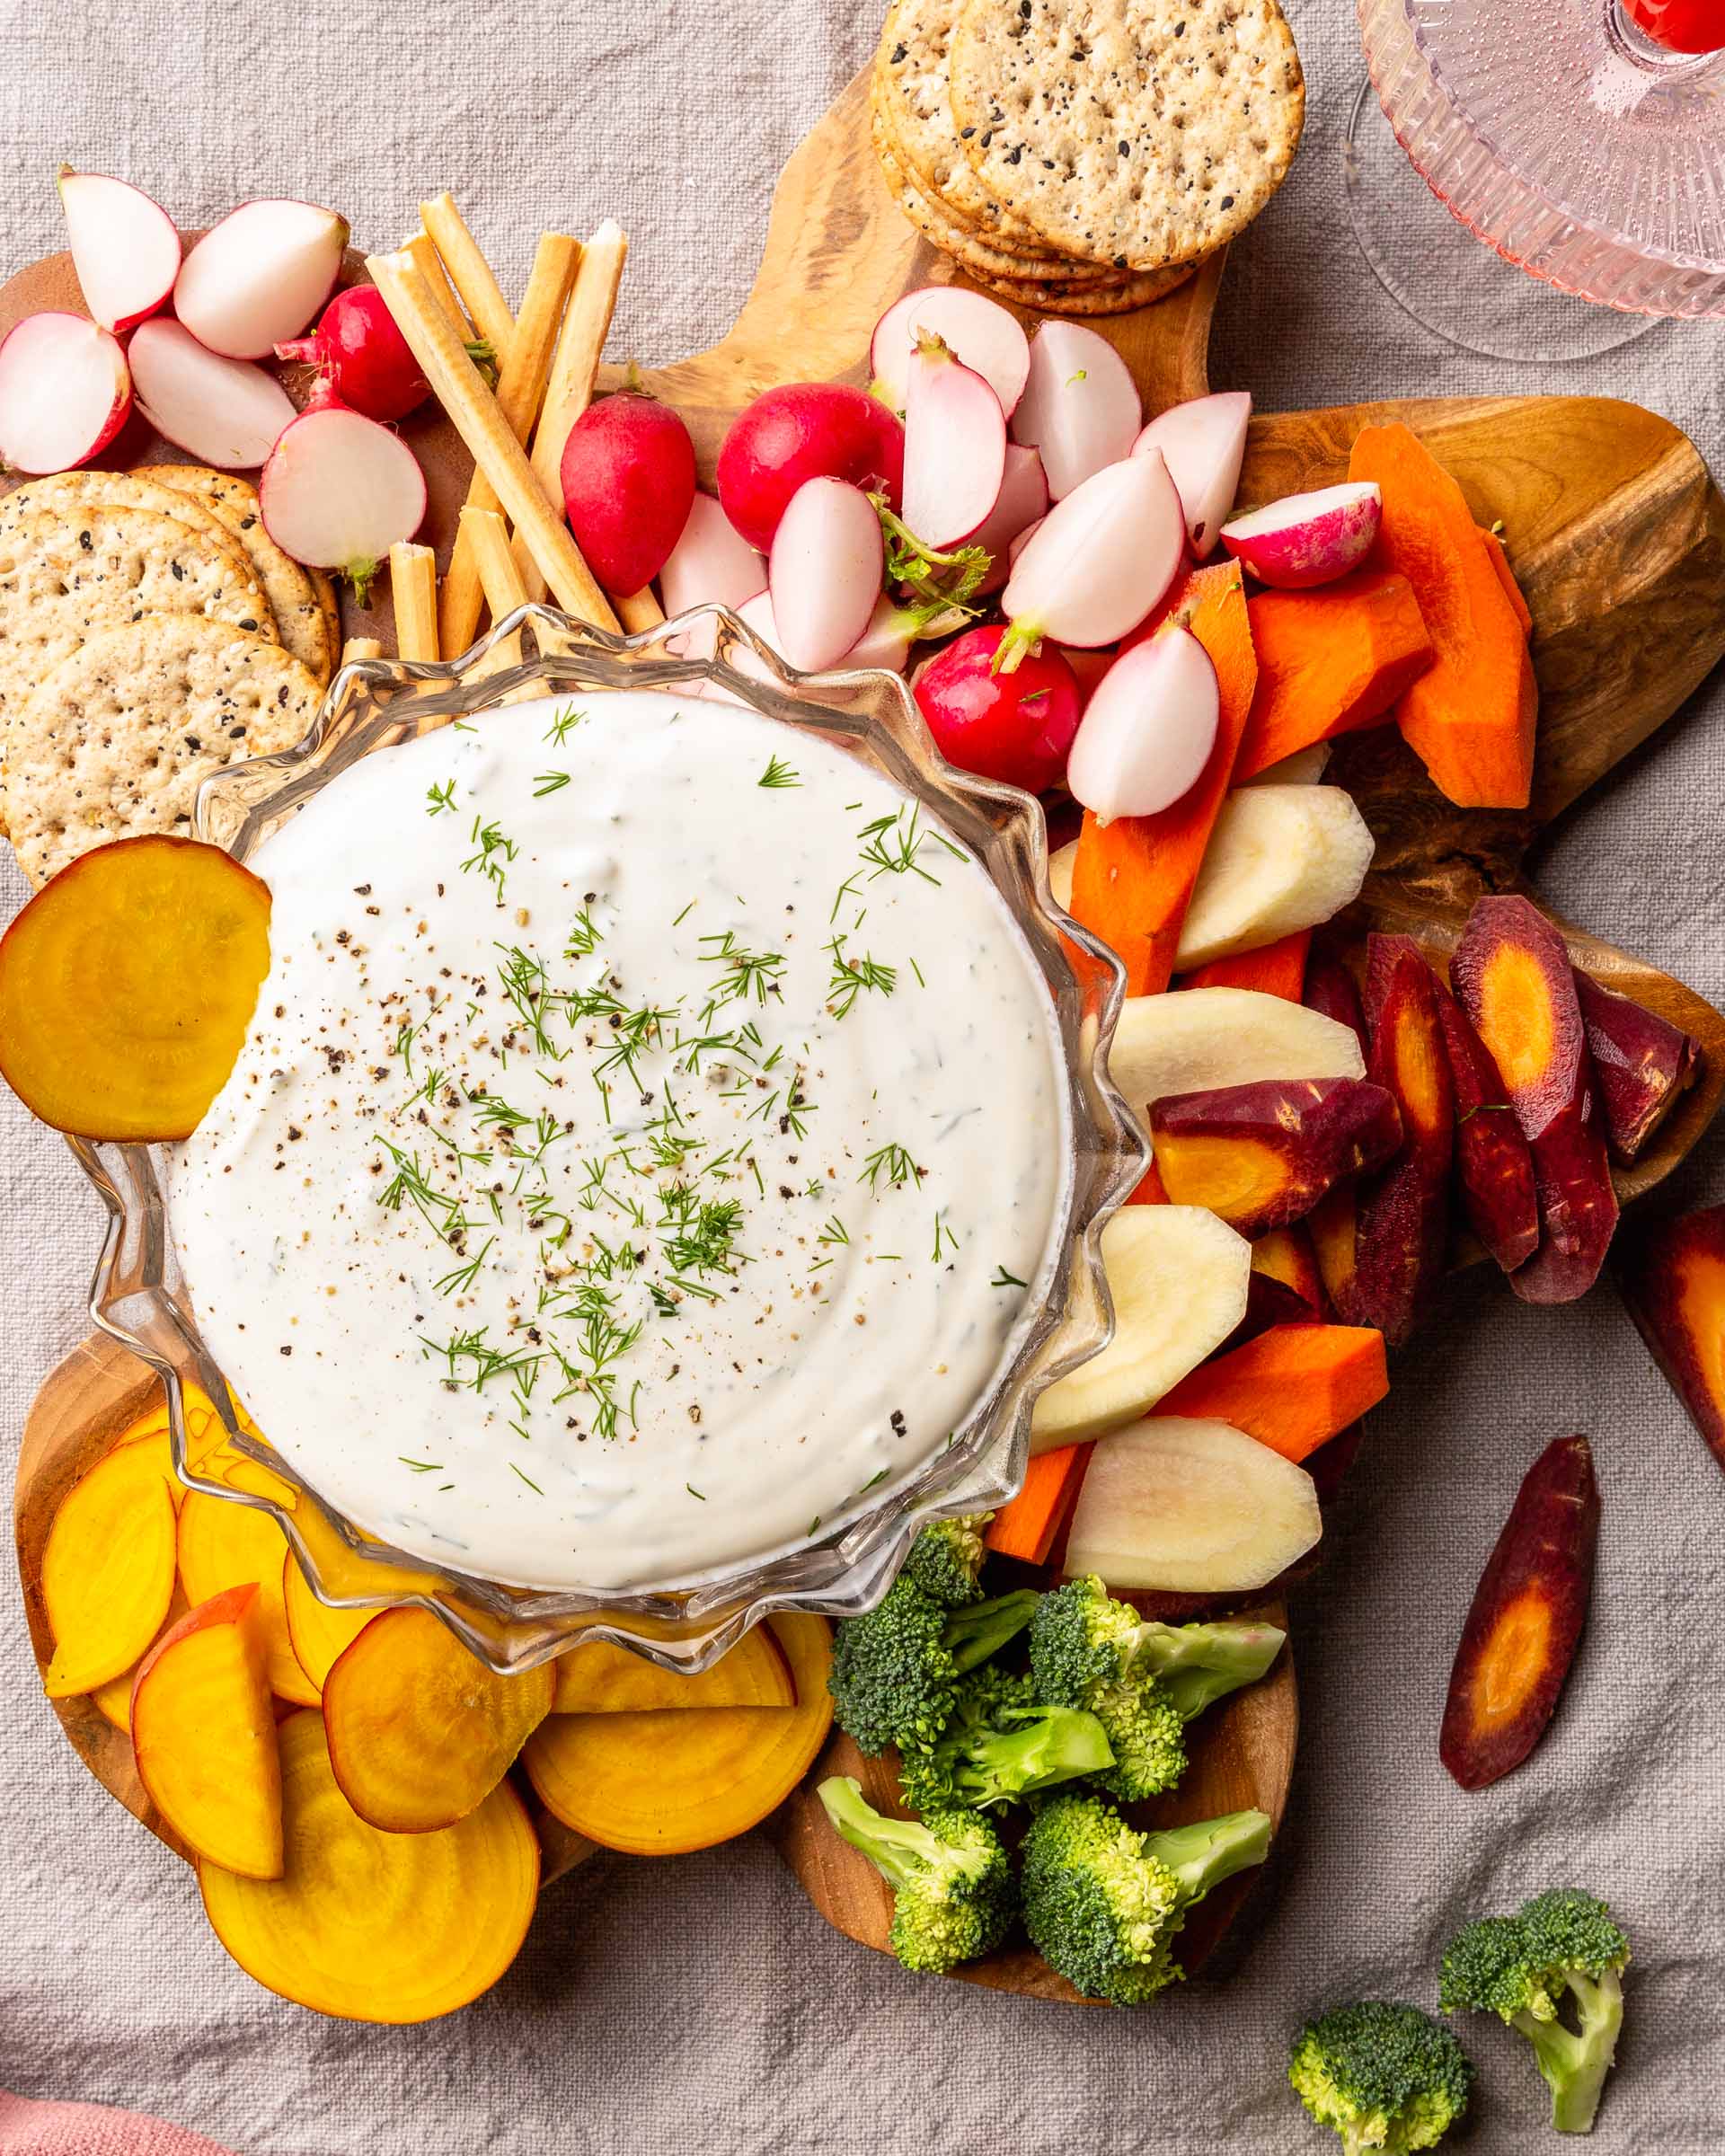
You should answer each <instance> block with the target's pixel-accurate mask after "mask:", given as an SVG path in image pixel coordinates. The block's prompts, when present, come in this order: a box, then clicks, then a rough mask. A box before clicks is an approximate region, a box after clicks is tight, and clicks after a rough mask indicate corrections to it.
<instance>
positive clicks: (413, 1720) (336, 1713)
mask: <svg viewBox="0 0 1725 2156" xmlns="http://www.w3.org/2000/svg"><path fill="white" fill-rule="evenodd" d="M553 1683H554V1679H553V1675H552V1672H551V1668H550V1666H549V1665H547V1664H541V1666H539V1667H538V1668H537V1669H528V1670H523V1671H521V1672H520V1673H519V1674H517V1675H515V1676H508V1677H500V1676H499V1675H498V1674H497V1673H496V1672H495V1671H494V1670H490V1669H487V1668H486V1666H485V1665H484V1664H483V1663H482V1661H481V1660H480V1659H479V1657H478V1656H477V1655H475V1654H474V1653H473V1650H472V1649H471V1648H467V1647H465V1646H464V1644H463V1643H462V1641H461V1640H459V1639H456V1635H455V1634H454V1633H453V1632H452V1631H451V1630H449V1628H448V1627H447V1625H446V1624H444V1623H443V1622H442V1621H440V1620H439V1619H438V1618H436V1617H434V1616H432V1614H431V1613H430V1612H429V1610H417V1609H398V1610H385V1611H384V1612H383V1613H382V1614H381V1615H380V1616H378V1617H377V1618H376V1620H375V1621H373V1622H372V1623H370V1624H368V1625H367V1627H366V1629H365V1630H364V1631H362V1632H361V1633H360V1634H359V1636H358V1639H355V1640H354V1641H353V1642H352V1643H351V1645H349V1647H347V1648H344V1649H343V1651H342V1653H341V1656H340V1657H338V1659H337V1661H336V1663H335V1666H334V1667H333V1668H332V1670H331V1671H330V1674H329V1675H328V1677H327V1678H325V1680H324V1683H323V1720H324V1725H325V1727H327V1728H328V1730H329V1733H330V1761H331V1764H332V1768H333V1770H334V1773H335V1778H336V1780H337V1781H338V1782H339V1783H340V1784H341V1789H342V1793H343V1795H344V1796H345V1797H346V1798H347V1800H348V1802H349V1804H350V1805H351V1806H352V1807H353V1808H354V1810H355V1811H356V1812H358V1815H359V1816H360V1817H361V1818H362V1819H367V1820H369V1821H370V1823H371V1825H373V1826H376V1827H381V1828H383V1829H384V1830H385V1832H386V1833H392V1834H425V1833H435V1832H436V1831H437V1830H438V1828H439V1827H446V1826H451V1825H454V1824H455V1822H456V1820H458V1819H464V1818H465V1817H466V1816H467V1815H468V1813H469V1812H471V1811H473V1809H474V1808H475V1807H477V1806H479V1805H481V1804H482V1803H483V1802H484V1800H485V1798H487V1797H488V1796H489V1795H490V1794H491V1790H492V1789H495V1788H496V1787H497V1785H498V1783H499V1782H500V1781H501V1780H502V1779H503V1777H504V1776H505V1775H506V1774H507V1773H508V1772H509V1768H510V1767H511V1766H512V1765H513V1763H514V1762H515V1756H516V1754H517V1753H518V1752H519V1751H520V1749H521V1747H522V1745H524V1744H525V1743H526V1740H527V1738H528V1737H529V1736H532V1734H533V1732H534V1731H535V1729H536V1728H537V1727H539V1725H540V1723H541V1722H543V1721H544V1719H545V1717H546V1716H547V1715H548V1714H549V1713H550V1712H551V1695H552V1690H553Z"/></svg>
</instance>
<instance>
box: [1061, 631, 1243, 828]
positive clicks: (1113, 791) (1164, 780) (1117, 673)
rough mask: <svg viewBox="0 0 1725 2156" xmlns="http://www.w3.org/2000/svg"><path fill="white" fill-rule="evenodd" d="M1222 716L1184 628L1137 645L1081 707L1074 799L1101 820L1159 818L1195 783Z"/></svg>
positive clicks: (1195, 644) (1207, 666)
mask: <svg viewBox="0 0 1725 2156" xmlns="http://www.w3.org/2000/svg"><path fill="white" fill-rule="evenodd" d="M1220 715H1221V698H1220V696H1219V694H1218V693H1217V689H1216V668H1215V667H1214V666H1212V665H1211V663H1210V656H1209V653H1208V652H1207V651H1206V650H1205V649H1204V647H1203V645H1202V644H1200V643H1199V641H1198V639H1197V638H1196V637H1195V636H1194V635H1193V634H1192V633H1191V632H1190V630H1188V629H1176V628H1167V629H1164V630H1163V632H1162V633H1161V634H1160V635H1159V636H1153V637H1152V638H1151V639H1150V641H1149V642H1148V643H1147V644H1135V645H1134V646H1133V647H1132V649H1131V650H1129V651H1128V652H1126V653H1124V654H1123V655H1122V656H1121V657H1120V658H1117V659H1116V660H1115V662H1114V664H1113V665H1112V666H1111V667H1110V668H1109V670H1108V672H1107V673H1106V674H1104V675H1103V676H1102V678H1101V681H1100V682H1099V683H1098V684H1097V685H1096V687H1095V688H1094V689H1093V690H1092V693H1091V698H1090V702H1088V703H1087V704H1086V705H1085V706H1084V720H1083V722H1082V724H1081V725H1080V726H1079V729H1078V738H1077V739H1076V740H1075V741H1074V743H1073V745H1072V755H1071V756H1070V757H1069V758H1068V760H1067V764H1066V784H1067V786H1068V787H1069V788H1070V789H1071V791H1072V794H1073V798H1074V799H1075V800H1077V801H1078V802H1079V803H1080V804H1081V805H1082V806H1083V807H1084V808H1088V809H1090V810H1091V812H1092V814H1093V815H1094V816H1095V817H1096V818H1097V820H1098V822H1100V823H1103V824H1110V823H1112V822H1113V821H1114V819H1115V818H1116V817H1121V816H1156V815H1159V814H1160V813H1161V811H1162V810H1163V809H1164V808H1172V805H1173V804H1174V802H1176V801H1177V800H1181V798H1182V797H1183V796H1184V795H1185V794H1188V793H1190V791H1191V790H1192V788H1193V787H1194V786H1195V785H1196V784H1197V783H1198V782H1199V777H1200V776H1201V775H1202V773H1203V770H1204V766H1205V764H1207V763H1208V762H1209V758H1210V751H1211V750H1212V749H1213V748H1214V747H1216V726H1217V723H1218V721H1219V719H1220Z"/></svg>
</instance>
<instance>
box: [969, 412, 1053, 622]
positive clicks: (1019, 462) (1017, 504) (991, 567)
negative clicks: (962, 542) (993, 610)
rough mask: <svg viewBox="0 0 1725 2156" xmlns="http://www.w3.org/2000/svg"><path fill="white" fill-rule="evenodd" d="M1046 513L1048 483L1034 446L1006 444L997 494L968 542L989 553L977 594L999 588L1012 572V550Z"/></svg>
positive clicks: (1014, 443)
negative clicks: (990, 507) (985, 569)
mask: <svg viewBox="0 0 1725 2156" xmlns="http://www.w3.org/2000/svg"><path fill="white" fill-rule="evenodd" d="M1047 515H1048V481H1047V479H1046V478H1045V477H1044V476H1043V472H1042V459H1041V458H1040V457H1039V455H1037V453H1036V451H1035V450H1034V449H1024V448H1021V447H1020V446H1019V445H1018V443H1016V442H1008V443H1007V445H1006V466H1005V470H1004V472H1003V473H1002V474H1001V481H1000V493H999V496H998V497H997V499H995V506H994V508H992V509H990V510H989V512H988V514H987V516H986V517H984V518H983V520H982V522H981V524H980V525H978V526H977V529H976V530H975V531H974V532H972V533H971V535H970V544H971V545H972V546H979V547H982V548H983V549H984V550H985V551H986V553H987V555H988V570H987V573H986V576H985V577H984V578H983V579H982V582H981V583H980V584H979V585H977V591H978V593H986V592H991V591H998V590H999V589H1000V588H1001V587H1002V585H1004V583H1005V581H1006V579H1007V577H1008V576H1009V575H1010V574H1011V573H1012V562H1013V550H1014V549H1015V548H1016V547H1017V545H1018V543H1019V541H1020V540H1021V539H1022V537H1023V535H1024V534H1025V533H1027V532H1029V531H1030V530H1031V529H1032V528H1033V527H1034V526H1036V525H1039V524H1040V523H1041V521H1042V519H1043V517H1046V516H1047Z"/></svg>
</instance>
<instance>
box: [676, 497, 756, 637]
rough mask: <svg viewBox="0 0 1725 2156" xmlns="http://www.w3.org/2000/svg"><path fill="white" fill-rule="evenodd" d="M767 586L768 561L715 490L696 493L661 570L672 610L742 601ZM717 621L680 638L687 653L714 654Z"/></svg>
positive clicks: (732, 604)
mask: <svg viewBox="0 0 1725 2156" xmlns="http://www.w3.org/2000/svg"><path fill="white" fill-rule="evenodd" d="M765 589H766V563H765V560H764V559H763V558H762V556H761V555H759V554H757V553H756V551H755V549H754V548H753V547H752V546H751V545H750V544H749V543H748V542H747V539H745V538H744V537H743V535H742V534H741V533H740V532H739V531H738V529H737V527H736V526H734V525H733V524H732V523H731V521H730V517H727V516H726V515H725V512H724V510H723V509H722V508H721V507H720V505H719V503H718V502H717V501H715V500H714V499H713V498H712V495H711V494H697V495H696V496H695V498H694V500H693V501H692V502H691V503H690V505H689V514H688V517H687V518H686V520H685V523H684V526H683V530H682V533H681V535H680V536H679V537H678V539H677V544H676V545H675V546H674V547H673V548H672V549H671V551H670V552H669V553H668V555H667V556H666V559H665V566H664V568H663V569H661V570H659V598H660V600H661V601H662V602H663V604H664V607H665V611H666V613H667V614H684V613H686V612H687V610H688V609H689V608H690V607H691V606H740V605H742V603H743V601H744V600H745V599H752V598H753V597H754V596H755V594H756V592H757V591H765ZM718 632H719V624H718V623H717V622H716V621H713V620H712V619H709V620H708V621H707V622H706V623H704V624H703V626H702V627H701V628H699V629H692V630H690V631H688V632H687V633H686V634H685V635H683V636H680V637H678V638H677V639H676V640H675V641H676V643H677V649H678V650H679V651H680V652H681V654H682V656H683V657H684V658H712V653H713V648H714V642H715V640H716V638H717V636H718Z"/></svg>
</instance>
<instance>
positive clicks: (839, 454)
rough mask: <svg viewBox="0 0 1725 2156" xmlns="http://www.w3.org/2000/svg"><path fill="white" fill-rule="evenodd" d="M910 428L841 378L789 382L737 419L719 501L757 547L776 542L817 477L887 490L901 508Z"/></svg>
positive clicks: (723, 455)
mask: <svg viewBox="0 0 1725 2156" xmlns="http://www.w3.org/2000/svg"><path fill="white" fill-rule="evenodd" d="M904 471H905V430H904V429H903V428H902V427H901V426H900V425H899V424H898V420H896V419H895V418H894V417H893V415H892V413H891V412H889V411H888V410H887V408H886V406H885V405H884V404H882V403H881V402H880V399H879V398H878V397H871V396H870V395H869V394H868V393H867V391H866V390H861V389H852V388H849V387H847V386H846V385H845V384H844V383H841V382H789V383H786V384H783V386H782V387H780V388H778V389H769V390H767V391H766V392H765V393H764V394H762V395H761V396H758V397H756V400H755V402H753V403H752V404H750V405H749V406H748V407H747V409H746V410H745V411H740V412H739V414H738V415H737V417H736V419H735V420H732V421H731V426H730V432H729V433H728V434H727V435H726V437H725V438H724V442H723V444H722V446H721V448H720V451H719V470H718V483H719V499H720V500H721V502H723V504H724V505H725V514H726V516H727V517H730V521H731V523H732V524H733V525H735V526H736V527H737V529H738V530H739V532H740V533H741V534H742V535H743V537H744V538H745V539H747V542H748V543H749V544H750V545H751V546H755V547H759V548H760V549H761V551H762V552H765V551H766V549H767V548H768V547H770V546H771V545H772V543H773V535H774V532H775V531H777V529H778V528H779V518H780V517H783V514H784V512H785V510H786V508H788V507H789V505H790V501H791V497H792V495H793V494H794V493H795V492H796V491H797V489H798V488H799V487H801V486H803V485H804V484H806V482H808V481H809V480H811V479H844V480H848V481H849V482H850V483H851V484H852V485H853V486H855V487H862V489H864V490H865V491H866V490H878V491H880V492H884V493H885V495H886V497H887V499H888V503H889V506H890V507H891V508H895V509H896V508H898V501H899V494H900V489H901V487H902V484H903V481H904Z"/></svg>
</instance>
